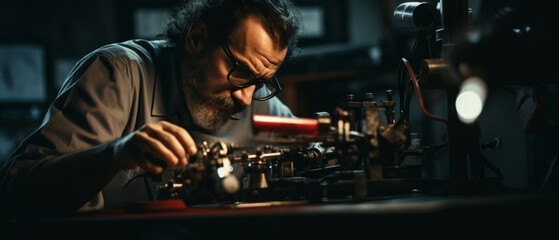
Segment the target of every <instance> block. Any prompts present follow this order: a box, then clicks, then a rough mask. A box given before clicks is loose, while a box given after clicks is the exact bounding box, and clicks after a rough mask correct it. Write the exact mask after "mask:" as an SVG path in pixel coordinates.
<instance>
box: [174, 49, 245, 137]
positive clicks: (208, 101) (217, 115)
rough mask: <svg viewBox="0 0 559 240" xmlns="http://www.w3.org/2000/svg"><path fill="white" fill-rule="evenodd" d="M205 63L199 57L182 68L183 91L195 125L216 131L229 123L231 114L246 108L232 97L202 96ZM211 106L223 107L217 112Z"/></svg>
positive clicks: (203, 59)
mask: <svg viewBox="0 0 559 240" xmlns="http://www.w3.org/2000/svg"><path fill="white" fill-rule="evenodd" d="M205 62H206V61H205V58H204V57H199V58H196V59H194V60H190V61H188V62H186V63H185V64H183V65H182V66H181V69H182V70H181V71H182V74H181V75H182V78H183V79H182V90H183V93H184V98H185V102H186V107H187V108H188V110H189V111H190V116H191V118H192V121H193V122H194V124H196V125H198V126H199V127H201V128H203V129H205V130H208V131H215V130H217V129H218V128H220V127H222V126H223V125H225V123H227V121H228V120H229V119H230V116H231V114H234V113H237V112H240V111H242V110H243V109H244V107H242V106H241V105H240V104H239V103H237V102H236V101H235V100H234V99H233V97H232V96H230V95H229V96H227V95H217V94H211V95H209V96H207V97H203V96H201V95H200V93H199V90H200V89H203V85H204V82H203V81H204V80H202V79H203V78H202V76H203V70H202V67H201V66H202V65H203V64H204V63H205ZM211 106H221V107H220V108H218V109H217V110H215V109H211V108H210V107H211Z"/></svg>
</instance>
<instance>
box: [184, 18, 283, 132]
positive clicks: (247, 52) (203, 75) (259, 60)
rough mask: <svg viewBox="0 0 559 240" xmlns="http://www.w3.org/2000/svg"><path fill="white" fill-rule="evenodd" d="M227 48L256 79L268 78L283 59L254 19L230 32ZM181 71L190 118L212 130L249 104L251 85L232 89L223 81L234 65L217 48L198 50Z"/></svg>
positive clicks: (281, 48)
mask: <svg viewBox="0 0 559 240" xmlns="http://www.w3.org/2000/svg"><path fill="white" fill-rule="evenodd" d="M228 46H229V48H230V49H231V53H232V54H233V56H234V57H235V58H236V59H237V61H238V63H239V65H240V66H241V67H243V68H244V69H246V70H249V71H251V72H252V73H253V74H254V75H255V76H256V77H257V78H261V79H269V78H271V77H272V76H273V75H274V74H275V72H276V71H277V70H278V68H279V66H280V65H281V63H282V62H283V60H284V59H285V55H286V53H287V48H283V47H278V46H276V44H275V43H274V41H273V40H272V38H271V37H270V35H269V34H268V33H267V32H266V31H265V30H264V28H263V27H262V25H261V24H260V23H259V22H258V20H256V19H255V18H252V17H248V18H247V19H245V20H244V21H242V22H241V24H240V25H239V26H238V27H237V28H236V29H235V30H234V31H233V33H232V34H231V35H230V37H229V42H228ZM199 53H200V54H198V55H199V56H198V57H195V58H191V59H190V60H185V64H183V67H182V68H181V78H182V79H183V92H184V94H185V100H186V105H187V107H188V108H189V110H190V113H191V116H192V119H193V120H194V122H195V123H196V124H197V125H199V126H200V127H202V128H204V129H207V130H215V129H217V128H219V127H221V126H222V125H223V124H225V122H226V121H227V120H228V119H229V116H230V115H231V114H234V113H238V112H240V111H242V110H243V109H244V108H245V107H246V106H248V105H250V104H251V102H252V95H253V93H254V90H255V88H256V87H255V85H251V86H249V87H246V88H242V89H239V88H235V87H233V86H232V85H231V84H230V83H229V82H228V81H227V74H228V73H229V71H230V70H231V69H232V68H233V66H234V64H233V62H231V60H230V59H229V57H228V56H227V55H226V54H225V52H224V50H223V49H222V48H221V47H218V48H216V49H214V50H211V51H201V52H199Z"/></svg>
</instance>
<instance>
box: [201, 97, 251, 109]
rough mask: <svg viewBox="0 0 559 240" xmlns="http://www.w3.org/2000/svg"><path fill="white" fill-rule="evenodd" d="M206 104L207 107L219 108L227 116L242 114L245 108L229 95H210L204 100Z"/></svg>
mask: <svg viewBox="0 0 559 240" xmlns="http://www.w3.org/2000/svg"><path fill="white" fill-rule="evenodd" d="M206 104H207V106H212V105H218V106H221V108H222V110H223V111H225V112H227V113H229V114H235V113H239V112H242V111H243V110H244V109H245V108H246V106H244V105H242V104H241V103H239V101H238V100H237V99H236V98H234V97H232V96H230V95H217V94H216V95H210V96H209V97H208V98H207V99H206Z"/></svg>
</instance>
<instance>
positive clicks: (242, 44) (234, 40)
mask: <svg viewBox="0 0 559 240" xmlns="http://www.w3.org/2000/svg"><path fill="white" fill-rule="evenodd" d="M229 41H230V43H231V44H232V45H233V46H234V48H235V49H236V50H237V51H240V52H246V51H264V52H268V53H270V54H272V55H277V54H278V53H282V52H286V50H287V49H286V48H285V47H283V46H279V45H278V43H277V41H275V40H274V39H273V38H272V36H270V34H269V33H268V32H267V31H266V29H265V28H264V26H263V25H262V23H261V22H260V20H259V19H258V18H256V17H254V16H247V17H246V18H244V19H243V20H242V21H241V22H240V23H239V26H237V27H236V28H235V30H234V31H233V32H232V33H231V35H230V39H229Z"/></svg>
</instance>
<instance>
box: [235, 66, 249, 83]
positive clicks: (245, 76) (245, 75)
mask: <svg viewBox="0 0 559 240" xmlns="http://www.w3.org/2000/svg"><path fill="white" fill-rule="evenodd" d="M231 76H233V77H235V78H237V79H242V80H246V81H250V80H252V79H254V74H252V73H251V72H249V71H247V70H244V69H240V68H237V69H235V71H234V72H233V73H231Z"/></svg>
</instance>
